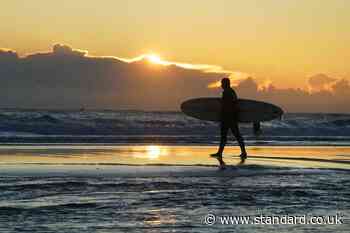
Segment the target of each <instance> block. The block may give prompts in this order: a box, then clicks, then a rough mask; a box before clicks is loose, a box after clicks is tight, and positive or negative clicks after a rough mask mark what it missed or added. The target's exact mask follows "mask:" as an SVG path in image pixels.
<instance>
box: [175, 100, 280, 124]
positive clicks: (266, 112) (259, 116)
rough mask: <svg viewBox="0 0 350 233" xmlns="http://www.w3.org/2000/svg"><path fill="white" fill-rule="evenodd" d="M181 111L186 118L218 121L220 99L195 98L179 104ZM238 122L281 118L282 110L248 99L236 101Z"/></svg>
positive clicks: (269, 104)
mask: <svg viewBox="0 0 350 233" xmlns="http://www.w3.org/2000/svg"><path fill="white" fill-rule="evenodd" d="M181 110H182V112H183V113H185V114H186V115H188V116H191V117H194V118H197V119H200V120H205V121H220V112H221V98H211V97H206V98H196V99H190V100H187V101H185V102H183V103H182V104H181ZM238 110H239V112H238V121H239V122H245V123H248V122H261V121H270V120H273V119H276V118H281V116H282V115H283V110H282V109H281V108H280V107H278V106H276V105H274V104H271V103H266V102H262V101H256V100H250V99H238Z"/></svg>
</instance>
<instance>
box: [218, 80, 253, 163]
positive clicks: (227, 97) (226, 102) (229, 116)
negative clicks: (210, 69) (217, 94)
mask: <svg viewBox="0 0 350 233" xmlns="http://www.w3.org/2000/svg"><path fill="white" fill-rule="evenodd" d="M221 87H222V89H223V90H224V91H223V92H222V99H221V101H222V102H221V122H220V123H221V125H220V126H221V140H220V147H219V150H218V152H217V153H216V154H212V155H211V156H212V157H215V158H217V159H218V160H219V162H220V166H221V167H222V168H224V165H225V163H224V161H223V160H222V153H223V151H224V148H225V145H226V141H227V133H228V130H229V129H231V131H232V133H233V135H234V136H235V137H236V139H237V141H238V144H239V146H240V148H241V155H240V157H241V162H242V163H243V162H244V161H245V159H246V158H247V152H246V150H245V146H244V140H243V137H242V136H241V133H240V132H239V128H238V98H237V95H236V92H235V91H234V90H233V89H232V88H231V85H230V79H228V78H223V79H222V80H221Z"/></svg>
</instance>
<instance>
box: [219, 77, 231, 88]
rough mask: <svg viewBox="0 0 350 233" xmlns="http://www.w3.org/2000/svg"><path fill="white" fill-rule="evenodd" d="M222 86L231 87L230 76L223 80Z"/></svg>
mask: <svg viewBox="0 0 350 233" xmlns="http://www.w3.org/2000/svg"><path fill="white" fill-rule="evenodd" d="M221 87H222V89H227V88H230V87H231V83H230V79H229V78H223V79H222V80H221Z"/></svg>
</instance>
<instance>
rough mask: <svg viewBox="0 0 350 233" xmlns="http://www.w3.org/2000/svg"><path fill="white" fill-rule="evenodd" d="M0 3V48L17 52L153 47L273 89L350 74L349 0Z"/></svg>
mask: <svg viewBox="0 0 350 233" xmlns="http://www.w3.org/2000/svg"><path fill="white" fill-rule="evenodd" d="M1 8H2V12H1V14H0V47H4V48H11V49H14V50H16V51H18V53H19V54H21V55H24V54H26V53H34V52H37V51H48V50H50V49H51V46H52V45H53V44H55V43H63V44H68V45H71V46H72V47H74V48H84V49H87V50H88V51H89V52H90V54H94V55H113V56H118V57H125V58H132V57H137V56H139V55H140V54H144V53H148V52H150V51H152V52H154V53H158V54H160V55H161V56H162V57H164V59H166V60H171V61H178V62H184V63H196V64H213V65H220V66H222V67H223V68H224V69H227V70H232V71H241V72H244V73H249V74H251V75H253V76H254V77H255V78H256V79H257V80H259V81H261V82H263V81H264V80H271V81H272V82H273V83H274V84H275V85H277V86H279V87H299V86H305V84H306V80H307V77H309V76H311V75H314V74H316V73H325V74H327V75H329V76H331V77H336V78H347V77H348V74H349V73H350V72H349V66H348V64H347V61H348V60H349V54H350V47H349V45H348V41H350V31H349V30H348V26H349V25H348V23H349V22H350V15H349V14H348V12H349V11H350V1H347V0H333V1H322V2H320V1H319V0H308V1H295V0H286V1H280V0H266V1H260V0H245V1H243V0H242V1H227V0H216V1H211V0H202V1H197V0H178V1H164V0H150V1H139V0H125V1H121V0H120V1H119V0H118V1H116V0H104V1H83V0H75V1H69V0H61V1H54V0H52V1H47V0H36V1H21V0H11V1H9V0H5V1H2V7H1Z"/></svg>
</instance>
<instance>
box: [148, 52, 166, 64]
mask: <svg viewBox="0 0 350 233" xmlns="http://www.w3.org/2000/svg"><path fill="white" fill-rule="evenodd" d="M146 58H147V60H148V61H149V62H151V63H153V64H163V63H164V61H163V60H162V59H161V57H160V56H159V55H157V54H154V53H153V54H147V55H146Z"/></svg>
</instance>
